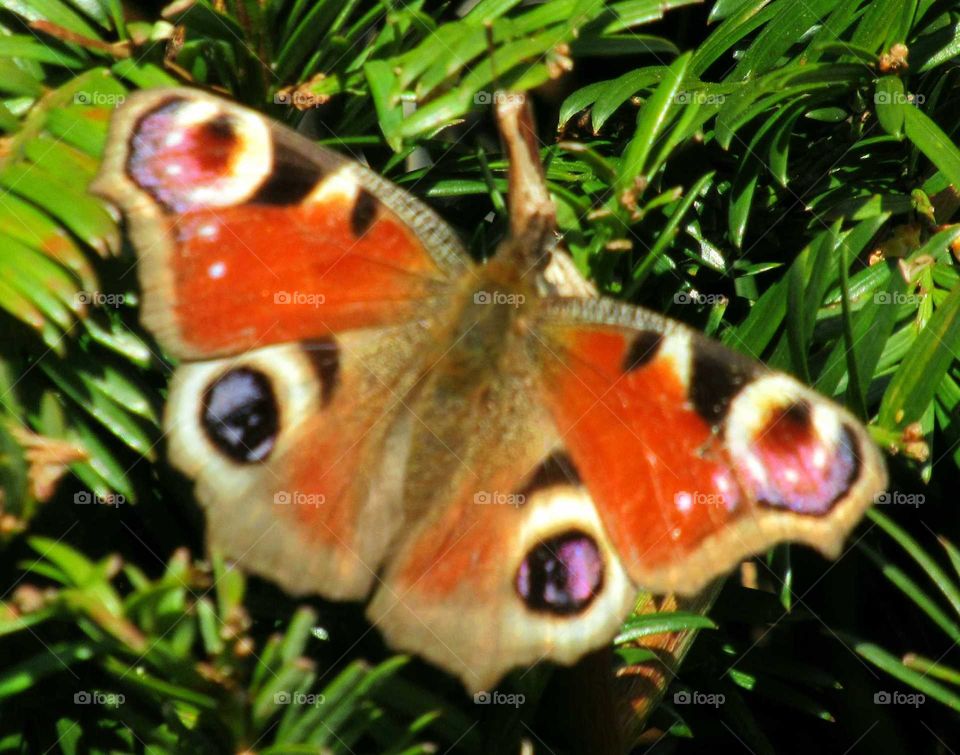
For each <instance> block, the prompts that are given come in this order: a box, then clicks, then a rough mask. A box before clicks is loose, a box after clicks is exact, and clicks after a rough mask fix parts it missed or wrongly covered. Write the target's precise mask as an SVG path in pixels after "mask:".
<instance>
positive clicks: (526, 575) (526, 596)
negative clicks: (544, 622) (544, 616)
mask: <svg viewBox="0 0 960 755" xmlns="http://www.w3.org/2000/svg"><path fill="white" fill-rule="evenodd" d="M603 577H604V563H603V556H602V555H601V554H600V549H599V547H598V546H597V543H596V541H595V540H594V539H593V538H592V537H590V535H588V534H586V533H585V532H582V531H580V530H568V531H566V532H564V533H562V534H559V535H555V536H553V537H551V538H548V539H546V540H543V541H541V542H540V543H538V544H537V545H535V546H534V547H533V548H532V549H531V550H530V551H529V552H528V553H527V555H526V557H525V558H524V559H523V561H522V562H521V564H520V568H519V569H518V570H517V575H516V579H515V587H516V590H517V594H518V595H519V596H520V599H521V600H523V602H524V603H525V604H526V606H527V607H528V608H530V609H531V610H532V611H537V612H541V613H549V614H554V615H557V616H572V615H575V614H579V613H582V612H583V611H585V610H586V609H587V607H588V606H589V605H590V604H591V603H592V602H593V600H594V599H595V598H596V597H597V595H599V594H600V591H601V590H602V588H603Z"/></svg>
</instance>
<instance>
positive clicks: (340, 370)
mask: <svg viewBox="0 0 960 755" xmlns="http://www.w3.org/2000/svg"><path fill="white" fill-rule="evenodd" d="M498 103H499V104H498V106H497V108H496V114H497V118H498V123H499V126H500V130H501V133H502V136H503V139H504V143H505V145H506V148H507V152H508V156H509V158H510V163H509V191H508V202H509V211H510V222H509V232H508V234H507V235H506V238H505V239H504V240H503V241H502V242H501V243H500V244H499V246H498V247H497V249H496V251H495V253H494V254H493V255H492V257H491V258H490V259H489V260H488V261H487V262H486V263H485V264H477V263H475V262H474V261H472V259H471V257H470V256H469V255H468V254H467V252H466V251H465V249H464V247H463V245H462V244H461V242H460V240H459V239H458V237H457V235H456V233H455V232H454V231H453V230H452V229H451V228H450V227H449V226H448V225H447V224H446V223H445V222H444V221H443V220H442V219H441V218H440V217H439V216H438V215H437V214H436V213H434V212H433V211H432V210H431V209H429V208H428V207H427V206H426V205H425V204H423V203H421V202H420V201H419V200H417V199H416V198H414V197H413V196H411V195H410V194H408V193H406V192H404V191H402V190H401V189H399V188H398V187H396V186H394V185H393V184H391V183H390V182H388V181H387V180H385V179H384V178H382V177H380V176H379V175H377V174H376V173H375V172H373V171H371V170H369V169H368V168H366V167H364V166H363V165H361V164H360V163H358V162H354V161H351V160H349V159H346V158H344V157H343V156H341V155H339V154H338V153H336V152H334V151H332V150H327V149H323V148H321V147H319V146H317V145H315V144H314V143H312V142H311V141H309V140H308V139H306V138H304V137H302V136H300V135H298V134H296V133H294V132H293V131H291V130H289V129H287V128H285V127H282V126H279V125H276V124H273V123H271V122H269V121H268V120H267V119H266V118H264V117H263V116H262V115H260V114H258V113H256V112H253V111H251V110H248V109H245V108H243V107H240V106H238V105H236V104H233V103H231V102H228V101H226V100H224V99H221V98H219V97H215V96H212V95H209V94H206V93H203V92H200V91H196V90H193V89H160V90H148V91H145V92H140V93H137V94H134V95H133V96H131V97H130V98H129V99H128V100H127V101H126V103H125V104H123V105H122V106H121V107H120V108H119V109H118V111H117V112H116V113H115V115H114V116H113V119H112V122H111V126H110V132H109V139H108V147H107V150H106V155H105V158H104V161H103V165H102V169H101V172H100V174H99V175H98V177H97V179H96V181H95V183H94V184H93V187H92V189H93V191H94V192H95V193H96V194H98V195H99V196H101V197H103V198H105V199H107V200H109V201H110V202H112V203H113V204H115V205H116V206H117V207H119V208H120V210H121V211H122V212H123V214H124V215H125V218H126V221H127V225H128V232H129V237H130V239H131V242H132V245H133V247H134V249H135V250H136V255H137V261H138V271H139V279H140V282H141V287H142V290H143V298H142V301H143V306H142V315H141V316H142V320H143V323H144V325H145V327H146V328H147V329H148V330H149V331H151V332H152V334H153V335H154V336H155V337H156V339H157V341H158V342H159V343H160V344H161V345H162V347H163V348H164V349H165V350H166V351H167V353H169V354H170V355H172V356H173V357H175V358H176V359H177V360H178V361H179V366H178V367H177V368H176V370H175V372H174V375H173V378H172V382H171V385H170V390H169V397H168V400H167V404H166V412H165V419H164V428H165V432H166V435H167V438H168V455H169V459H170V461H171V462H172V464H173V465H174V466H176V467H177V468H179V469H180V470H181V471H182V472H184V473H185V474H186V475H187V476H188V477H189V478H191V479H192V480H194V481H195V490H196V497H197V499H198V501H199V502H200V503H201V505H202V506H203V508H204V510H205V513H206V520H207V537H208V541H209V544H210V547H211V548H212V549H215V550H217V551H218V552H221V553H223V554H225V555H226V556H228V557H229V558H231V559H232V560H233V561H235V562H236V563H238V564H239V565H240V566H241V567H242V568H244V569H246V570H248V571H250V572H252V573H255V574H257V575H261V576H263V577H265V578H268V579H270V580H273V581H274V582H275V583H277V584H278V585H280V586H281V587H282V588H283V589H285V590H286V591H288V592H289V593H291V594H294V595H303V594H319V595H321V596H323V597H325V598H327V599H331V600H343V601H367V604H366V605H367V614H368V616H369V618H370V620H371V621H372V622H373V623H374V624H375V625H376V626H377V627H378V628H379V629H380V631H381V632H382V633H383V635H384V636H385V638H386V640H387V641H388V643H389V644H391V645H392V646H393V647H395V648H397V649H399V650H403V651H409V652H413V653H416V654H419V655H420V656H422V657H424V658H426V659H428V660H429V661H431V662H433V663H434V664H436V665H438V666H440V667H442V668H444V669H446V670H448V671H449V672H451V673H453V674H455V675H457V676H458V677H459V678H460V679H461V680H462V681H463V683H464V685H465V687H466V688H467V689H468V690H471V691H476V690H481V689H485V688H489V687H490V686H492V685H494V684H495V683H497V681H498V680H499V679H500V678H501V677H502V676H503V675H504V674H505V673H506V672H508V671H509V670H511V669H513V668H515V667H517V666H524V665H530V664H533V663H535V662H537V661H539V660H541V659H550V660H552V661H554V662H557V663H561V664H571V663H573V662H575V661H576V660H577V659H578V658H580V657H581V656H582V655H584V654H585V653H586V652H588V651H590V650H593V649H595V648H598V647H600V646H602V645H604V644H606V643H609V642H610V641H611V639H612V637H613V636H614V634H615V633H616V631H617V629H618V627H619V626H620V624H621V622H622V621H623V619H624V618H625V616H626V615H628V614H629V612H630V610H631V607H632V606H633V604H634V601H635V599H636V597H637V593H638V590H639V589H641V588H642V589H644V590H648V591H652V592H657V593H666V592H676V593H679V594H683V595H690V594H693V593H696V592H697V591H698V590H700V589H702V588H703V587H704V586H705V585H707V584H708V583H710V582H711V581H712V580H714V579H715V578H717V577H718V576H720V575H723V574H724V573H725V572H727V571H729V570H730V569H731V568H733V567H734V566H735V565H736V564H737V563H738V562H740V561H741V560H743V559H744V558H745V557H747V556H749V555H751V554H754V553H757V552H761V551H763V550H765V549H767V548H769V547H770V546H772V545H774V544H776V543H779V542H781V541H786V540H790V541H797V542H801V543H806V544H808V545H810V546H813V547H815V548H817V549H818V550H820V551H821V552H822V553H824V554H825V555H827V556H830V557H836V556H837V555H838V554H839V552H840V549H841V547H842V544H843V541H844V539H845V538H846V536H847V535H848V533H849V532H850V530H851V529H852V527H853V526H854V525H855V524H856V523H857V521H858V520H859V519H860V517H861V515H862V514H863V513H864V511H865V510H866V508H867V507H868V506H869V505H870V504H871V502H872V500H873V498H874V496H875V495H876V494H877V493H878V492H879V491H881V490H882V489H883V488H884V487H885V484H886V471H885V467H884V463H883V459H882V457H881V455H880V453H879V451H878V449H877V448H876V446H875V445H874V444H873V443H872V442H871V440H870V438H869V436H868V434H867V432H866V430H865V429H864V427H863V426H862V425H861V424H860V422H858V421H857V420H856V419H855V418H854V417H853V416H852V415H850V414H849V413H848V412H846V411H845V410H844V409H842V408H840V407H839V406H836V405H835V404H833V403H831V402H830V401H828V400H826V399H825V398H823V397H821V396H820V395H818V394H817V393H815V392H814V391H812V390H811V389H809V388H807V387H806V386H804V385H802V384H801V383H799V382H798V381H797V380H795V379H793V378H791V377H789V376H787V375H785V374H782V373H779V372H774V371H771V370H769V369H767V368H765V367H764V366H763V365H761V364H760V363H759V362H757V361H754V360H752V359H749V358H747V357H746V356H744V355H742V354H740V353H738V352H735V351H733V350H731V349H728V348H726V347H724V346H722V345H720V344H719V343H717V342H715V341H712V340H709V339H707V338H705V337H703V336H702V335H700V334H698V333H697V332H695V331H693V330H692V329H690V328H688V327H686V326H684V325H681V324H679V323H677V322H675V321H673V320H670V319H667V318H664V317H662V316H660V315H658V314H655V313H653V312H650V311H647V310H644V309H640V308H637V307H634V306H630V305H628V304H625V303H622V302H618V301H614V300H612V299H608V298H602V297H599V296H596V295H595V294H594V292H593V290H592V287H591V286H590V284H589V283H588V282H587V281H586V280H585V279H584V278H583V277H582V276H581V275H580V273H579V272H577V270H576V268H575V267H574V266H573V264H572V262H571V260H570V258H569V256H568V255H567V254H566V253H565V252H564V251H563V250H562V249H561V248H560V247H559V245H558V242H557V233H556V227H555V226H556V224H555V210H554V206H553V204H552V202H551V199H550V196H549V193H548V190H547V186H546V183H545V179H544V175H543V169H542V166H541V164H540V159H539V152H538V150H537V142H536V136H535V133H534V130H533V126H532V120H531V117H530V114H529V109H528V107H527V105H526V104H525V103H524V101H523V98H522V97H520V96H519V95H515V96H509V97H502V98H498Z"/></svg>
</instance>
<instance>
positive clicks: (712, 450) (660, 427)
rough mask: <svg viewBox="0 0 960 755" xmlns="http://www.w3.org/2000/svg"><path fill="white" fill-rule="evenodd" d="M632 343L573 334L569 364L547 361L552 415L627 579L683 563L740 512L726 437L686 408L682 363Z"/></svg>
mask: <svg viewBox="0 0 960 755" xmlns="http://www.w3.org/2000/svg"><path fill="white" fill-rule="evenodd" d="M675 337H676V336H671V337H670V338H675ZM648 340H649V339H648ZM631 341H632V339H629V338H628V337H627V336H626V335H625V334H624V333H622V332H618V331H616V330H614V329H605V330H604V329H599V328H598V329H592V330H591V329H587V328H583V329H577V330H570V331H567V333H566V341H565V343H564V344H563V347H564V352H565V354H566V355H567V357H568V358H567V359H566V360H561V359H558V358H556V357H553V358H548V362H547V364H546V373H545V394H546V400H547V403H548V406H549V408H550V411H551V413H552V414H553V416H554V417H555V419H556V422H557V425H558V429H559V431H560V434H561V436H562V438H563V441H564V443H565V445H566V448H567V450H568V452H569V454H570V456H571V457H572V459H573V461H574V463H575V464H576V467H577V470H578V472H579V474H580V476H581V477H582V479H583V481H584V483H585V484H586V486H587V489H588V490H589V491H590V493H591V495H592V496H593V498H594V501H595V502H596V505H597V508H598V509H599V511H600V515H601V518H602V519H603V521H604V523H605V524H606V525H607V527H608V528H609V534H610V537H611V540H612V541H613V544H614V546H615V547H616V548H617V550H618V552H619V553H620V555H621V558H622V559H623V563H624V566H625V568H626V569H627V571H628V572H629V571H633V570H634V567H635V565H636V564H638V563H643V564H644V565H645V566H646V567H647V568H651V569H656V568H659V567H661V566H666V565H669V564H671V563H673V562H674V561H676V560H678V559H680V558H682V557H683V555H684V554H685V553H687V552H689V551H691V550H693V549H695V548H696V547H697V546H698V545H699V544H700V543H701V542H702V541H703V540H704V539H705V538H706V537H708V536H709V535H711V534H712V533H714V532H716V531H717V530H718V529H720V528H722V527H724V526H725V525H726V524H727V523H728V522H730V521H731V520H732V519H734V518H736V517H738V516H739V515H740V513H741V508H742V507H741V503H742V501H741V498H742V494H741V491H740V487H739V485H738V483H737V480H736V477H735V475H734V474H733V472H732V471H731V468H730V466H729V463H728V462H727V459H726V456H725V452H724V450H723V447H722V445H721V443H720V440H719V438H718V437H717V436H716V435H715V433H714V432H713V429H712V428H711V426H710V425H709V424H708V423H707V421H705V419H704V418H703V417H702V416H701V415H700V414H699V413H698V412H697V411H696V410H695V409H694V408H693V407H692V406H691V404H690V402H689V401H688V400H687V388H686V385H685V384H684V381H683V379H682V377H681V373H680V369H682V366H681V365H679V364H677V359H678V358H682V357H680V355H671V354H669V353H667V352H668V351H669V350H668V349H665V348H662V347H659V348H658V345H655V344H653V343H652V342H650V343H649V344H645V346H648V347H652V348H653V349H654V350H655V353H653V354H649V353H636V354H631V347H632V342H631ZM625 366H628V367H630V366H632V369H627V370H626V371H625Z"/></svg>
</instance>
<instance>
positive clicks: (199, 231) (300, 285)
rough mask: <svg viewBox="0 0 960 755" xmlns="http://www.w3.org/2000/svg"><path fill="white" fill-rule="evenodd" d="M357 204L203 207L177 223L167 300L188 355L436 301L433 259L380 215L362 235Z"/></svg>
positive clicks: (310, 333) (391, 318)
mask: <svg viewBox="0 0 960 755" xmlns="http://www.w3.org/2000/svg"><path fill="white" fill-rule="evenodd" d="M352 213H353V208H352V207H351V206H349V205H348V204H347V203H346V202H345V201H339V200H333V199H332V200H327V201H322V202H317V203H313V204H305V205H295V206H292V207H275V206H257V205H248V206H241V207H230V208H226V209H219V210H197V211H193V212H190V213H187V214H186V215H183V216H181V217H180V218H179V219H178V221H177V223H176V226H175V234H176V238H177V244H176V251H175V253H174V257H173V264H172V270H173V291H172V292H171V293H172V301H170V302H169V305H170V309H171V313H172V316H173V317H174V318H175V319H176V321H177V322H182V323H189V327H184V328H183V329H182V340H183V342H184V347H185V348H186V349H188V350H189V351H190V352H201V353H204V354H216V353H223V352H234V351H242V350H246V349H250V348H254V347H258V346H264V345H267V344H270V343H282V342H285V341H294V340H299V339H303V338H307V337H310V338H315V337H321V336H323V335H326V334H330V333H335V332H338V331H343V330H348V329H353V328H359V327H371V326H375V325H384V324H390V323H394V322H400V321H403V320H409V319H413V318H414V317H416V315H417V310H418V302H422V301H423V300H426V299H429V298H431V297H432V296H434V295H436V294H437V293H438V290H439V286H440V281H439V280H437V279H435V278H432V277H431V276H435V275H437V270H436V268H435V267H434V266H433V263H432V261H431V259H430V258H429V257H428V256H427V254H426V253H425V252H424V251H423V248H422V247H421V246H420V244H419V242H418V241H417V240H416V238H415V237H413V235H412V234H411V233H410V232H409V231H408V230H407V229H406V228H404V227H403V226H402V225H401V224H400V223H399V222H397V221H396V220H395V219H393V218H391V217H389V216H387V215H386V214H381V215H380V216H379V217H378V218H377V219H375V220H374V221H373V222H372V223H371V224H370V225H369V227H368V228H367V229H366V231H365V233H364V234H363V235H362V236H361V237H360V238H357V237H356V236H354V235H353V231H352V229H351V215H352Z"/></svg>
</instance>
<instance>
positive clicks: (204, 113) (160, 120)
mask: <svg viewBox="0 0 960 755" xmlns="http://www.w3.org/2000/svg"><path fill="white" fill-rule="evenodd" d="M271 146H272V145H271V143H270V141H269V130H268V128H267V126H266V125H264V124H263V123H262V122H261V121H260V120H258V119H257V118H256V117H254V116H252V115H249V114H246V113H240V112H235V111H233V110H230V109H228V108H227V107H226V106H224V105H222V104H217V103H213V102H210V101H208V100H205V99H196V100H193V99H189V98H184V97H171V98H168V99H166V100H165V101H163V102H161V103H160V104H159V105H156V106H155V107H153V108H152V109H150V110H149V111H147V112H145V113H143V114H142V115H141V116H140V118H139V120H138V121H137V123H136V124H135V126H134V128H133V130H132V132H131V137H130V141H129V144H128V150H129V151H128V155H127V159H126V165H125V170H126V174H127V177H128V178H129V179H130V181H132V182H133V183H134V184H135V185H136V186H137V187H138V188H139V189H140V190H142V191H144V192H146V193H148V194H149V195H150V196H151V197H153V199H154V200H155V201H156V202H157V203H158V204H159V205H160V206H161V207H163V208H164V209H165V210H167V211H171V212H186V211H188V210H192V209H198V208H204V207H228V206H231V205H234V204H236V203H238V202H241V201H243V200H245V199H247V198H249V197H250V195H251V194H252V193H253V192H254V191H255V190H256V188H257V187H258V186H259V185H260V184H261V182H262V181H263V180H264V179H265V178H266V176H267V174H268V173H269V169H270V166H271V163H272V160H273V157H272V150H271Z"/></svg>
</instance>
